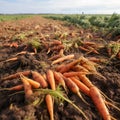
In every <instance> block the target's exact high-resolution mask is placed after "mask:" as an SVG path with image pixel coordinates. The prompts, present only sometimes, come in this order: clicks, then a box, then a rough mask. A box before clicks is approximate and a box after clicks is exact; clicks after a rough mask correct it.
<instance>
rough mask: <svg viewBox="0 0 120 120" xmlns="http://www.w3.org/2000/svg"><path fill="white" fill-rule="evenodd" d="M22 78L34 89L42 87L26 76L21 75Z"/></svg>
mask: <svg viewBox="0 0 120 120" xmlns="http://www.w3.org/2000/svg"><path fill="white" fill-rule="evenodd" d="M21 76H22V78H23V79H26V80H27V81H28V82H29V83H30V84H31V86H32V87H33V88H39V87H40V83H38V82H36V81H34V80H32V79H29V78H27V77H25V76H24V75H21Z"/></svg>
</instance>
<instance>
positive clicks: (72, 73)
mask: <svg viewBox="0 0 120 120" xmlns="http://www.w3.org/2000/svg"><path fill="white" fill-rule="evenodd" d="M79 74H81V75H86V74H88V73H87V72H74V71H71V72H65V73H63V75H64V76H65V77H73V76H78V75H79Z"/></svg>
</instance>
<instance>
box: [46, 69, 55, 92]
mask: <svg viewBox="0 0 120 120" xmlns="http://www.w3.org/2000/svg"><path fill="white" fill-rule="evenodd" d="M47 80H48V82H49V84H50V87H51V89H52V90H55V89H56V88H55V79H54V74H53V71H52V70H50V69H49V70H47Z"/></svg>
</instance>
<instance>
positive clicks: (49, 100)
mask: <svg viewBox="0 0 120 120" xmlns="http://www.w3.org/2000/svg"><path fill="white" fill-rule="evenodd" d="M45 100H46V104H47V109H48V112H49V115H50V120H54V113H53V109H54V108H53V100H52V96H51V95H49V94H47V95H46V97H45Z"/></svg>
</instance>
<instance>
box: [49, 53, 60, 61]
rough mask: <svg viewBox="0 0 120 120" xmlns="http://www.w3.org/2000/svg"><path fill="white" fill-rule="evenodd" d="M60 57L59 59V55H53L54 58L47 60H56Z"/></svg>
mask: <svg viewBox="0 0 120 120" xmlns="http://www.w3.org/2000/svg"><path fill="white" fill-rule="evenodd" d="M60 57H61V55H60V54H58V55H54V56H52V57H51V58H49V59H48V60H56V59H58V58H60Z"/></svg>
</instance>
